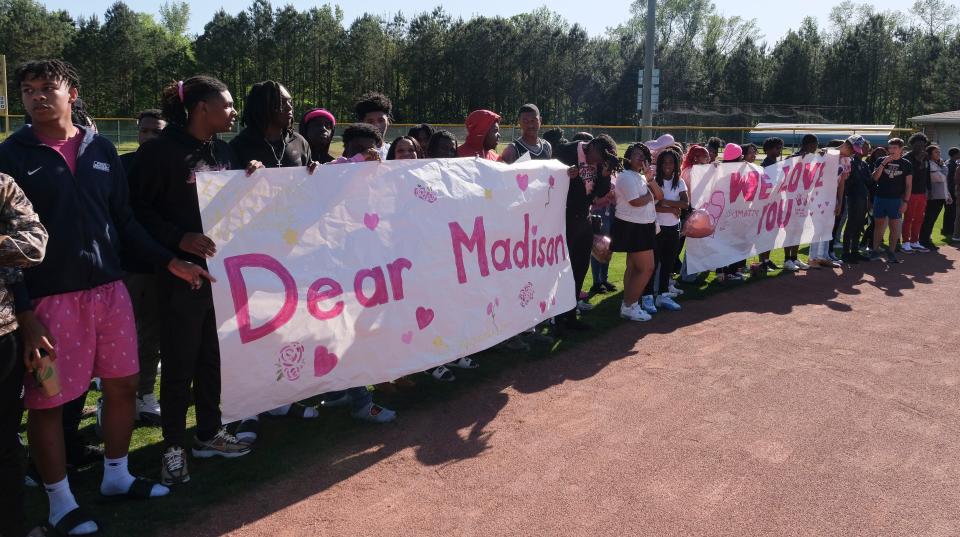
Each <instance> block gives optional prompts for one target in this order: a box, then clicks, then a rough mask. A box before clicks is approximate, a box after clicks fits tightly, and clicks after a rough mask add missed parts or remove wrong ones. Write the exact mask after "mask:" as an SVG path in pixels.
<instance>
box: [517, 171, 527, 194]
mask: <svg viewBox="0 0 960 537" xmlns="http://www.w3.org/2000/svg"><path fill="white" fill-rule="evenodd" d="M529 184H530V178H529V177H528V176H527V174H525V173H518V174H517V186H518V187H520V190H521V191H523V192H526V191H527V186H528V185H529Z"/></svg>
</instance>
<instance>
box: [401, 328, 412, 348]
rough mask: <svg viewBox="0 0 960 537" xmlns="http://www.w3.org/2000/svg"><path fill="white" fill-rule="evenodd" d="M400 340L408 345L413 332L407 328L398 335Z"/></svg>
mask: <svg viewBox="0 0 960 537" xmlns="http://www.w3.org/2000/svg"><path fill="white" fill-rule="evenodd" d="M400 341H402V342H404V343H406V344H407V345H409V344H410V342H411V341H413V332H412V331H409V330H408V331H406V332H404V333H403V335H401V336H400Z"/></svg>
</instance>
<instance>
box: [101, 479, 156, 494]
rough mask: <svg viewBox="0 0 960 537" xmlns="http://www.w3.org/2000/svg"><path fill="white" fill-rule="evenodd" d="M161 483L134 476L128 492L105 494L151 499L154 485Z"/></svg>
mask: <svg viewBox="0 0 960 537" xmlns="http://www.w3.org/2000/svg"><path fill="white" fill-rule="evenodd" d="M154 485H159V483H157V482H156V481H152V480H150V479H147V478H145V477H137V478H134V480H133V483H131V484H130V488H128V489H127V491H126V492H123V493H120V494H103V496H104V497H105V498H130V499H134V500H149V499H151V498H153V496H151V495H150V494H151V493H152V492H153V486H154Z"/></svg>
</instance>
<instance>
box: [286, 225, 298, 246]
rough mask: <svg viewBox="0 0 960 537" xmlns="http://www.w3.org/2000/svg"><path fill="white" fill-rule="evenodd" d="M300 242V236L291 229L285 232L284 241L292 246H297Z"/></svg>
mask: <svg viewBox="0 0 960 537" xmlns="http://www.w3.org/2000/svg"><path fill="white" fill-rule="evenodd" d="M299 240H300V237H299V235H297V232H296V231H294V230H292V229H290V228H287V230H286V231H284V232H283V241H284V242H286V243H287V244H289V245H290V246H295V245H296V244H297V241H299Z"/></svg>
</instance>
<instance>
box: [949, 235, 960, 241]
mask: <svg viewBox="0 0 960 537" xmlns="http://www.w3.org/2000/svg"><path fill="white" fill-rule="evenodd" d="M950 242H960V235H954V236H952V237H950Z"/></svg>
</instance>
